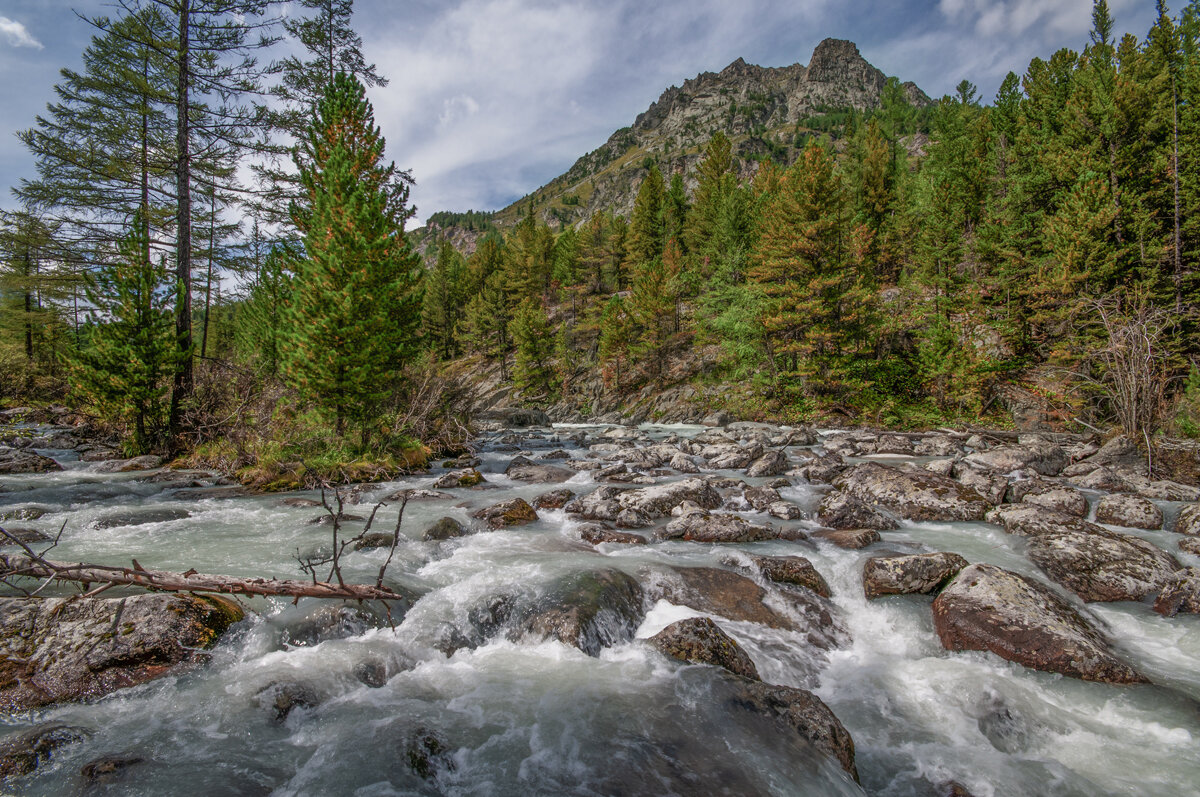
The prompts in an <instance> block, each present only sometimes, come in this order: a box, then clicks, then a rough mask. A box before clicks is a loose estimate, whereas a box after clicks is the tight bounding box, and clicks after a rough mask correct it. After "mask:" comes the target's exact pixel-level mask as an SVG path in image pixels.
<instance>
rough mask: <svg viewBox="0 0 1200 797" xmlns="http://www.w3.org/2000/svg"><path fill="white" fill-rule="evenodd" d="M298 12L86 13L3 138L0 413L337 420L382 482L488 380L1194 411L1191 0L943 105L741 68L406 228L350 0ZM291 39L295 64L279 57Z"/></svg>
mask: <svg viewBox="0 0 1200 797" xmlns="http://www.w3.org/2000/svg"><path fill="white" fill-rule="evenodd" d="M301 5H302V6H303V7H304V8H305V9H306V11H307V13H308V14H309V16H306V17H295V16H289V17H281V16H279V15H278V8H277V7H276V6H275V5H274V4H271V3H263V2H245V3H241V4H238V3H233V4H231V3H227V2H221V3H217V2H208V0H124V2H122V3H121V4H119V5H118V6H117V7H116V8H115V9H114V13H113V15H112V16H111V17H103V18H95V19H91V20H88V22H90V24H91V25H92V26H93V28H94V33H95V36H94V38H93V40H92V43H91V45H90V46H89V48H88V50H87V51H86V53H85V54H84V60H83V67H82V69H81V70H80V71H79V72H75V71H72V70H64V71H63V73H62V80H61V81H60V83H59V85H58V87H57V97H56V98H55V99H54V101H53V102H51V103H50V105H48V107H47V110H46V112H45V114H43V115H42V116H39V117H38V118H37V119H36V120H31V124H30V127H29V128H28V129H27V130H25V131H24V132H23V133H22V134H21V138H22V141H23V142H24V143H25V144H26V146H27V148H28V149H29V152H30V156H31V157H32V158H33V159H34V161H35V163H36V167H37V177H36V178H34V179H31V180H27V181H24V182H22V184H20V185H18V186H14V191H15V193H16V196H17V197H18V199H19V200H20V202H21V203H22V208H21V209H20V210H18V211H14V212H9V213H6V214H5V215H4V218H3V225H2V229H0V268H2V269H3V270H2V272H0V279H2V283H0V291H2V296H0V299H2V301H3V314H2V315H0V394H2V398H3V399H5V400H8V401H16V402H28V401H35V400H42V401H61V402H68V403H71V404H72V405H75V406H80V407H86V408H88V411H89V412H91V413H93V415H94V417H95V418H96V419H97V421H99V422H103V423H106V424H109V425H111V427H112V428H113V429H114V430H118V431H121V432H122V433H124V434H125V435H126V439H127V440H128V446H129V448H130V449H131V450H137V451H142V450H151V449H156V450H157V449H170V450H173V451H175V452H188V451H195V450H197V448H199V449H200V451H201V453H200V454H199V456H201V457H208V458H209V461H213V460H221V461H222V462H227V464H228V463H234V464H235V465H236V466H238V467H243V468H253V467H257V466H258V465H259V464H261V463H262V462H264V461H270V462H272V463H275V464H279V463H284V464H287V463H294V462H296V461H301V460H305V461H307V460H308V459H311V458H313V457H317V456H319V455H320V456H324V453H321V454H319V453H318V452H325V453H327V449H328V448H329V447H330V446H329V441H330V440H334V441H339V442H337V443H336V445H333V446H332V448H335V449H337V452H338V453H337V454H336V456H334V457H333V458H334V459H338V460H339V461H346V460H352V459H354V458H355V457H358V456H360V455H362V454H363V453H364V452H367V451H374V452H377V453H378V452H380V451H386V452H390V453H388V454H387V456H386V457H384V460H386V462H387V463H389V464H388V467H400V466H402V464H403V463H407V462H408V461H409V460H410V459H411V457H410V455H409V454H407V453H404V452H411V451H412V450H413V449H412V446H413V444H414V441H416V440H426V441H429V440H437V441H440V442H438V443H436V444H434V447H435V448H439V447H449V448H453V446H454V444H455V443H454V440H456V439H461V430H462V428H463V426H462V424H463V421H464V418H465V416H464V411H465V407H466V406H467V405H468V404H470V403H472V401H474V402H475V403H476V404H477V405H479V404H483V405H488V404H494V403H496V402H497V401H504V402H509V403H519V404H526V405H532V406H539V407H543V408H548V409H550V410H552V414H553V415H555V417H558V418H563V419H568V418H569V419H576V420H577V419H584V418H594V417H597V416H602V415H603V416H606V417H609V418H613V419H616V418H633V419H637V420H646V419H662V418H667V419H672V420H680V419H696V418H699V417H701V416H702V415H704V414H707V413H709V412H713V411H717V410H721V411H725V412H727V413H730V414H732V415H734V416H741V417H747V418H768V417H771V418H778V419H787V420H799V419H806V420H825V421H834V422H837V423H871V424H878V425H888V426H930V425H937V424H942V423H948V422H955V421H963V420H967V421H978V420H979V419H980V418H981V417H985V418H988V419H989V420H990V421H992V422H996V423H1008V422H1010V421H1011V420H1012V414H1013V413H1015V415H1016V416H1017V418H1016V420H1017V421H1018V423H1021V424H1028V425H1038V424H1042V425H1045V424H1050V425H1060V426H1061V425H1065V426H1070V425H1076V424H1079V423H1084V424H1091V425H1096V426H1100V425H1103V424H1107V423H1119V424H1120V425H1122V426H1124V427H1125V428H1126V430H1127V431H1130V432H1134V433H1136V434H1138V435H1139V436H1142V437H1143V438H1144V439H1145V440H1146V441H1149V440H1150V437H1151V436H1152V435H1153V434H1154V433H1156V432H1158V431H1160V430H1162V429H1164V428H1165V429H1168V430H1169V431H1171V432H1172V433H1184V434H1187V433H1191V432H1193V431H1195V429H1196V426H1195V421H1194V420H1193V417H1194V415H1195V413H1194V411H1193V409H1194V407H1193V405H1194V404H1195V403H1196V402H1198V401H1200V375H1198V374H1197V372H1196V371H1195V368H1194V366H1193V361H1194V359H1195V357H1196V356H1197V354H1198V353H1200V352H1198V351H1197V348H1196V340H1195V331H1196V323H1195V319H1194V309H1195V307H1196V299H1197V296H1196V294H1197V290H1198V289H1200V286H1198V284H1197V279H1196V262H1197V255H1198V252H1200V123H1198V122H1200V120H1198V119H1197V100H1198V99H1200V8H1198V7H1197V5H1196V3H1192V4H1191V5H1189V6H1188V7H1187V8H1185V9H1183V10H1182V11H1180V12H1178V13H1172V12H1171V11H1170V10H1169V9H1167V8H1166V7H1165V5H1163V4H1161V3H1160V6H1159V9H1160V13H1159V16H1158V21H1157V23H1156V24H1155V25H1154V27H1153V29H1152V30H1150V31H1149V32H1148V33H1147V34H1146V35H1145V36H1138V35H1133V34H1126V35H1124V36H1120V37H1118V35H1117V34H1116V31H1115V29H1114V24H1113V22H1112V20H1111V18H1110V16H1109V12H1108V8H1107V4H1106V3H1105V2H1097V3H1096V4H1095V9H1094V15H1093V21H1094V27H1093V30H1092V33H1091V37H1090V41H1085V42H1080V44H1081V45H1082V48H1081V50H1080V51H1078V52H1076V51H1072V50H1066V49H1064V50H1061V51H1059V52H1057V53H1054V54H1048V57H1046V58H1045V59H1035V60H1034V61H1033V62H1032V63H1030V64H1029V65H1028V67H1027V68H1025V70H1024V72H1023V74H1021V75H1018V74H1016V73H1015V72H1014V73H1010V74H1009V76H1008V78H1007V79H1006V80H1005V81H1004V82H1003V85H1002V86H1001V87H1000V90H999V92H998V93H997V94H996V96H995V97H993V98H990V99H988V98H981V97H979V96H978V92H977V90H976V88H975V87H974V86H973V85H972V84H971V83H970V82H969V81H968V80H963V81H962V82H961V83H960V84H959V86H958V88H957V91H956V93H955V94H954V95H953V96H948V97H944V98H942V99H941V100H939V101H937V102H930V101H929V100H928V98H927V97H926V96H925V95H924V94H923V93H922V92H921V91H920V89H918V88H917V87H915V86H914V85H912V84H902V83H901V82H900V81H899V80H897V79H895V78H886V77H885V76H884V74H883V73H882V72H880V71H879V70H877V69H875V68H874V67H873V66H871V65H870V64H868V63H867V62H866V61H865V60H863V59H862V57H861V56H860V55H859V53H858V50H857V48H856V47H855V46H854V45H853V44H851V43H849V42H841V41H836V40H826V41H825V42H823V43H822V44H821V45H820V46H819V47H818V48H817V51H816V52H815V53H814V54H813V58H812V61H811V62H810V63H809V65H808V66H801V65H798V64H797V65H793V66H791V67H783V68H779V69H771V68H762V67H755V66H750V65H748V64H745V63H744V62H743V61H741V60H739V61H737V62H735V63H734V64H731V65H730V66H729V67H728V68H726V69H725V70H723V71H722V72H720V73H704V74H702V75H700V76H698V77H697V78H695V79H694V80H690V81H687V82H686V83H685V84H684V85H683V86H682V87H680V88H674V87H672V88H671V89H669V90H668V91H666V92H665V93H664V94H663V95H662V97H661V98H660V99H659V101H658V102H656V103H655V104H654V105H652V106H651V107H650V108H649V109H648V110H647V112H646V113H644V114H642V115H641V116H639V117H638V119H637V120H636V121H635V122H634V124H633V125H632V126H631V127H630V128H626V129H623V130H620V131H617V132H616V133H615V134H614V135H613V136H612V137H611V138H610V139H609V141H608V142H607V143H606V144H605V145H604V146H603V147H601V148H600V149H598V150H596V151H595V152H593V153H590V154H588V155H586V156H584V157H583V158H581V159H580V160H579V161H578V162H577V163H576V164H575V165H574V166H573V167H572V168H571V169H570V170H568V171H567V172H566V173H565V174H564V175H563V176H562V177H560V178H558V179H557V180H555V181H552V182H551V183H550V184H548V185H547V186H544V187H543V188H541V189H538V190H537V191H534V192H532V193H531V194H530V195H529V196H527V197H526V198H525V199H523V200H521V201H519V202H517V203H515V204H514V205H513V206H511V207H509V208H506V209H503V210H500V211H498V212H495V213H493V212H470V213H450V212H443V213H435V214H433V215H431V216H430V217H429V223H428V225H427V226H426V227H425V228H424V229H423V230H421V231H418V233H417V235H415V236H414V235H413V233H412V232H411V231H409V232H406V231H405V229H404V228H405V226H406V224H407V223H408V222H410V220H411V218H412V215H413V209H412V207H411V205H410V203H409V202H408V190H409V186H410V185H411V181H412V178H411V176H410V173H409V172H407V171H404V170H402V169H401V168H398V167H396V166H395V165H393V164H391V162H390V161H388V160H387V158H388V157H392V156H395V155H396V154H399V155H400V157H401V158H402V157H403V153H386V154H385V151H384V138H383V133H384V132H385V131H381V130H380V129H379V128H378V126H377V125H376V124H375V121H374V117H373V112H372V109H371V106H370V103H369V102H367V100H366V94H365V88H366V87H367V86H379V87H382V86H384V85H385V80H384V78H383V76H381V75H378V74H377V73H376V71H375V68H374V67H373V66H371V65H369V64H367V63H366V62H365V60H364V59H363V56H362V54H361V46H360V45H361V42H360V40H359V38H358V36H357V34H356V33H355V32H354V30H353V28H352V27H351V11H352V8H351V6H352V3H351V2H350V0H337V2H331V1H330V0H304V1H303V2H302V3H301ZM281 42H282V43H283V44H286V45H287V46H288V47H290V48H291V49H292V51H294V52H300V53H302V54H303V55H301V56H297V55H292V56H289V57H287V58H283V59H281V60H278V61H272V58H274V57H275V56H274V54H275V53H277V52H278V50H277V48H278V47H280V46H282V45H281ZM272 64H274V65H272ZM342 76H345V77H346V78H347V80H343V79H342ZM388 90H389V91H395V90H403V89H402V88H389V89H388ZM405 165H412V164H405ZM422 254H423V255H424V256H425V267H422V266H421V263H420V260H419V255H422ZM231 286H236V289H234V290H231ZM510 388H511V392H510ZM481 395H482V399H480V396H481ZM247 419H250V420H249V421H247ZM397 452H399V453H397ZM389 457H390V459H389ZM364 467H366V466H364ZM268 470H270V469H268ZM293 470H294V468H293ZM269 477H271V473H267V474H266V475H264V476H263V478H269Z"/></svg>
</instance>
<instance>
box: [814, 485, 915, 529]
mask: <svg viewBox="0 0 1200 797" xmlns="http://www.w3.org/2000/svg"><path fill="white" fill-rule="evenodd" d="M817 519H818V520H819V521H820V522H821V524H822V525H825V526H828V527H830V528H832V529H876V530H882V531H888V530H891V529H898V528H900V524H899V523H897V522H896V521H895V520H893V519H892V518H890V517H888V516H887V515H885V514H883V513H882V512H880V511H879V510H877V509H875V508H874V507H872V506H869V505H868V504H867V503H866V502H865V501H863V500H862V499H859V498H856V497H855V496H853V495H850V494H848V493H844V492H842V491H841V490H834V491H833V492H831V493H828V494H827V495H826V496H825V497H824V498H822V499H821V504H820V506H819V507H818V508H817Z"/></svg>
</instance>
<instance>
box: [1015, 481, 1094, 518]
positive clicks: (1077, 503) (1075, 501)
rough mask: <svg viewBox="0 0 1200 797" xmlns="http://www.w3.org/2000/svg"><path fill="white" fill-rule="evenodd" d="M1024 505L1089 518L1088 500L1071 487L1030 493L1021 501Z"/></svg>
mask: <svg viewBox="0 0 1200 797" xmlns="http://www.w3.org/2000/svg"><path fill="white" fill-rule="evenodd" d="M1021 501H1022V502H1023V503H1026V504H1033V505H1034V506H1044V507H1046V508H1047V509H1053V510H1056V511H1058V512H1065V513H1066V514H1068V515H1074V516H1075V517H1087V513H1088V503H1087V498H1085V497H1084V495H1083V493H1081V492H1079V491H1078V490H1073V489H1071V488H1070V487H1057V488H1055V489H1052V490H1045V491H1039V492H1033V493H1028V494H1027V495H1025V497H1024V498H1022V499H1021Z"/></svg>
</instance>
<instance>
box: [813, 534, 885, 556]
mask: <svg viewBox="0 0 1200 797" xmlns="http://www.w3.org/2000/svg"><path fill="white" fill-rule="evenodd" d="M809 536H811V537H816V538H817V539H819V540H825V541H826V542H831V543H833V544H834V545H836V546H837V547H839V548H845V549H846V550H848V551H857V550H859V549H861V548H866V547H867V546H868V545H873V544H874V543H877V542H879V541H880V540H881V539H883V538H882V537H880V536H879V532H878V531H876V530H875V529H817V530H816V531H814V532H812V534H810V535H809Z"/></svg>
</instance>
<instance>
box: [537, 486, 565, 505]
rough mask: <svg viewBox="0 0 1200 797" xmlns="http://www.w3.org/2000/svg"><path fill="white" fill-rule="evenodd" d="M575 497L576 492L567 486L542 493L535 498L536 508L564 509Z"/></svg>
mask: <svg viewBox="0 0 1200 797" xmlns="http://www.w3.org/2000/svg"><path fill="white" fill-rule="evenodd" d="M574 498H575V493H574V492H573V491H571V490H568V489H567V488H566V487H560V488H559V489H557V490H551V491H550V492H548V493H542V494H541V495H539V496H538V497H537V498H535V499H533V508H534V509H562V508H563V507H564V506H566V505H567V504H568V503H570V502H571V501H572V500H573V499H574Z"/></svg>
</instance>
